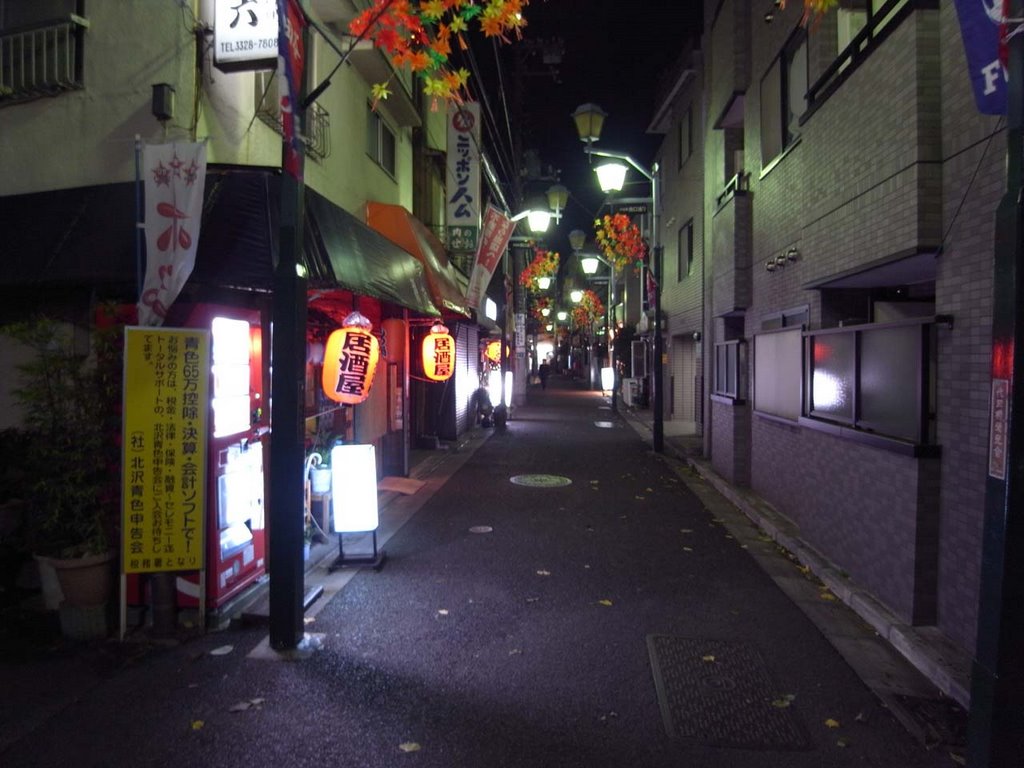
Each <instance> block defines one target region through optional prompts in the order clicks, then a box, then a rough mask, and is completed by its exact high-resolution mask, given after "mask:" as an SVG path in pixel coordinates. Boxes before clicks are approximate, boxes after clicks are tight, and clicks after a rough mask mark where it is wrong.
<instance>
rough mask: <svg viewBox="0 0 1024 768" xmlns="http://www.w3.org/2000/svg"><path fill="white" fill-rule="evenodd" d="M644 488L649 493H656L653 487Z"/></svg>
mask: <svg viewBox="0 0 1024 768" xmlns="http://www.w3.org/2000/svg"><path fill="white" fill-rule="evenodd" d="M644 490H645V491H647V492H648V493H654V489H653V488H644Z"/></svg>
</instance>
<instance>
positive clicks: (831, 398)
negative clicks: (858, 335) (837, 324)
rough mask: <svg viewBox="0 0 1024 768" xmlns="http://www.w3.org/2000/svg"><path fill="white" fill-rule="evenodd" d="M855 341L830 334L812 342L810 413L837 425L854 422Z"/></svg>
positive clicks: (838, 334) (841, 335)
mask: <svg viewBox="0 0 1024 768" xmlns="http://www.w3.org/2000/svg"><path fill="white" fill-rule="evenodd" d="M855 350H856V339H855V336H854V334H852V333H850V334H840V333H830V334H826V335H824V336H815V337H814V338H813V339H812V340H811V370H810V377H811V380H810V391H811V403H810V412H811V414H812V415H814V416H819V417H821V418H825V419H832V420H834V421H845V422H852V421H853V393H854V376H855V369H854V365H855V359H854V352H855Z"/></svg>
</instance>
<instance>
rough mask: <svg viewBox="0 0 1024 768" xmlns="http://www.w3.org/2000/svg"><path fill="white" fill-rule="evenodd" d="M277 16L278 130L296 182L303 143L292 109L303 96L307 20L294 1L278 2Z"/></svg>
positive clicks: (278, 0)
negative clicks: (304, 39) (304, 44)
mask: <svg viewBox="0 0 1024 768" xmlns="http://www.w3.org/2000/svg"><path fill="white" fill-rule="evenodd" d="M277 15H278V17H279V19H280V21H281V24H280V32H279V33H278V42H277V44H278V57H277V82H278V88H279V89H280V91H279V95H280V99H281V123H282V125H281V127H282V129H283V131H284V159H283V160H282V165H283V166H284V169H285V171H287V172H288V173H290V174H291V175H292V176H294V177H295V178H296V179H301V178H302V139H301V138H300V137H299V132H298V130H297V129H296V125H295V110H294V105H295V102H296V100H298V99H299V98H300V97H301V96H302V77H303V74H304V73H303V68H304V64H305V51H304V50H303V45H302V38H303V32H304V30H305V28H306V18H305V16H303V15H302V9H301V8H300V7H299V4H298V2H297V0H277Z"/></svg>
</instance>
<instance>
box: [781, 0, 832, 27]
mask: <svg viewBox="0 0 1024 768" xmlns="http://www.w3.org/2000/svg"><path fill="white" fill-rule="evenodd" d="M803 5H804V13H803V16H801V17H800V24H801V25H802V26H807V24H808V22H810V21H814V22H817V21H818V20H819V19H820V18H821V17H822V16H824V15H825V14H826V13H828V11H830V10H831V9H832V8H835V7H836V6H837V5H839V0H803ZM779 8H781V9H782V10H785V9H786V0H779Z"/></svg>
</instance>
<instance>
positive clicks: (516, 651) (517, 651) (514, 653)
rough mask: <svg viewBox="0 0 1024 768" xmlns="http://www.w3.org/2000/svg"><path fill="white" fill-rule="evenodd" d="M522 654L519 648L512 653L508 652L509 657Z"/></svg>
mask: <svg viewBox="0 0 1024 768" xmlns="http://www.w3.org/2000/svg"><path fill="white" fill-rule="evenodd" d="M520 653H522V651H521V650H519V649H518V648H513V649H512V650H511V651H509V652H508V655H509V656H518V655H519V654H520Z"/></svg>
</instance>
